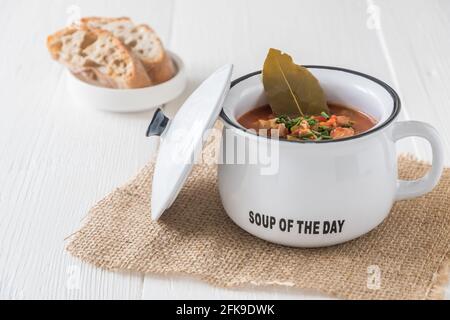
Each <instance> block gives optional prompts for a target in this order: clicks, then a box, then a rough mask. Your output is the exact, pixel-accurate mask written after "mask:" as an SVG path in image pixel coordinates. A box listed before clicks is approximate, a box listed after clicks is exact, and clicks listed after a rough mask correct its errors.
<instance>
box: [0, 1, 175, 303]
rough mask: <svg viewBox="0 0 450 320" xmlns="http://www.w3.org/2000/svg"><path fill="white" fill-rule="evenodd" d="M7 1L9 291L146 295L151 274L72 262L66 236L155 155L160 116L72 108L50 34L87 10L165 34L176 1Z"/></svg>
mask: <svg viewBox="0 0 450 320" xmlns="http://www.w3.org/2000/svg"><path fill="white" fill-rule="evenodd" d="M130 4H131V5H130ZM0 6H1V10H0V19H1V21H2V25H3V28H1V30H0V38H1V39H2V43H4V47H3V50H4V51H3V53H2V57H1V59H0V69H1V70H2V72H1V73H0V84H1V86H2V99H3V100H2V106H1V109H2V116H1V117H0V150H1V152H0V168H1V170H0V181H1V184H0V211H1V214H0V215H1V219H0V244H1V246H0V268H1V269H0V297H1V298H31V299H33V298H82V299H86V298H98V299H106V298H115V299H120V298H123V299H133V298H140V297H141V292H142V282H143V277H142V275H130V274H125V273H124V274H120V273H108V272H105V271H103V270H100V269H97V268H93V267H91V266H89V265H87V264H84V263H82V262H80V261H79V260H76V259H73V258H72V257H70V256H69V255H68V254H67V253H66V252H65V250H64V245H65V242H64V238H65V237H67V236H68V235H70V234H71V233H72V232H74V231H75V230H76V229H77V228H78V227H79V226H80V222H81V220H82V218H83V217H84V216H85V215H86V212H87V210H88V209H89V207H90V206H92V205H93V204H94V203H95V202H96V201H97V200H99V199H101V198H102V197H103V196H105V195H106V194H107V193H108V192H110V191H111V190H113V189H114V188H115V187H117V186H118V185H120V184H122V183H123V182H125V181H126V180H128V179H129V178H130V177H131V176H133V175H134V174H135V173H136V172H137V171H138V169H139V168H140V167H141V166H142V165H144V163H145V162H146V161H147V159H148V158H149V157H150V154H151V153H152V146H151V145H150V144H149V143H148V141H147V140H146V138H145V137H144V132H145V129H146V126H147V124H148V121H149V119H150V117H151V113H148V112H143V113H138V114H129V115H115V114H107V113H102V112H97V111H92V110H87V109H79V108H76V107H75V106H73V105H72V103H71V101H70V100H69V98H68V96H67V94H66V87H65V73H64V72H63V68H62V67H61V66H60V65H58V64H57V63H56V62H53V61H51V60H50V57H49V55H48V53H47V50H46V48H45V38H46V35H47V34H50V33H51V32H53V31H55V30H57V29H58V28H61V27H63V26H64V24H65V23H66V20H67V19H68V18H69V16H71V15H74V14H76V10H78V9H77V6H78V7H79V8H80V10H81V11H80V13H81V14H82V15H94V14H95V15H106V16H123V15H130V16H131V17H133V18H135V19H136V20H137V21H140V22H144V21H145V22H149V23H151V24H152V25H153V26H154V27H155V29H157V30H158V32H159V33H160V35H161V36H162V37H163V39H165V38H167V37H168V35H169V33H170V21H171V17H172V13H171V1H164V3H161V2H157V1H139V2H134V3H133V2H130V1H117V0H114V1H110V0H108V1H106V0H104V1H87V0H83V1H76V0H70V1H69V0H67V1H46V2H44V1H2V2H1V4H0ZM67 10H68V11H67ZM17 12H20V14H13V13H17Z"/></svg>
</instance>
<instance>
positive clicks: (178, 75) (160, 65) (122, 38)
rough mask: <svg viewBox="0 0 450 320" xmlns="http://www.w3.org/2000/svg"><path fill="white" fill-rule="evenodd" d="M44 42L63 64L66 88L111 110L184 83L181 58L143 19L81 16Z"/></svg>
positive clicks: (80, 100)
mask: <svg viewBox="0 0 450 320" xmlns="http://www.w3.org/2000/svg"><path fill="white" fill-rule="evenodd" d="M47 47H48V49H49V51H50V53H51V55H52V57H53V59H55V60H56V61H58V62H60V63H61V64H63V65H64V66H66V67H67V68H68V72H67V74H68V86H67V88H68V90H69V93H70V95H71V97H72V98H73V99H74V102H75V103H76V104H77V105H80V106H86V107H91V108H95V109H100V110H106V111H113V112H136V111H142V110H147V109H151V108H155V107H157V106H160V105H162V104H165V103H167V102H169V101H171V100H173V99H175V98H176V97H178V96H179V95H180V94H181V93H182V92H183V90H184V89H185V87H186V82H187V77H186V72H185V69H184V65H183V62H182V60H181V58H180V57H178V56H177V55H176V54H175V53H173V52H169V51H166V50H165V49H164V47H163V45H162V43H161V40H160V39H159V38H158V36H157V35H156V33H155V32H154V31H153V30H152V29H151V28H150V27H148V26H147V25H144V24H141V25H135V24H134V23H133V22H132V21H131V20H130V19H129V18H98V17H90V18H83V19H81V20H80V21H78V22H77V23H74V24H72V25H70V26H68V27H66V28H64V29H62V30H60V31H58V32H56V33H54V34H53V35H50V36H49V37H48V40H47Z"/></svg>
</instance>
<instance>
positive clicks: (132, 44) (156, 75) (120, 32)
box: [79, 17, 176, 84]
mask: <svg viewBox="0 0 450 320" xmlns="http://www.w3.org/2000/svg"><path fill="white" fill-rule="evenodd" d="M79 24H80V25H81V26H82V27H85V28H93V29H101V30H107V31H109V32H112V33H113V34H114V36H116V37H117V38H119V39H120V40H121V41H122V42H123V43H124V44H125V45H126V46H127V47H128V48H129V49H130V50H132V52H133V53H134V54H135V55H136V56H137V57H138V58H139V59H140V60H141V61H142V63H143V64H144V67H145V69H146V71H147V73H148V75H149V77H150V79H151V80H152V82H153V84H158V83H161V82H164V81H167V80H169V79H170V78H172V77H173V76H174V75H175V72H176V69H175V65H174V63H173V61H172V59H171V58H170V56H169V55H168V54H167V53H166V52H165V50H164V47H163V45H162V42H161V40H160V39H159V37H158V36H157V35H156V33H155V32H154V31H153V30H152V29H151V28H150V27H149V26H147V25H143V24H141V25H137V26H136V25H135V24H134V23H133V22H132V21H131V19H129V18H127V17H121V18H100V17H88V18H82V19H81V20H80V21H79Z"/></svg>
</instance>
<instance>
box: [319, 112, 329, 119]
mask: <svg viewBox="0 0 450 320" xmlns="http://www.w3.org/2000/svg"><path fill="white" fill-rule="evenodd" d="M320 115H321V116H322V117H324V118H325V119H327V120H328V119H330V116H329V115H328V114H327V113H326V112H324V111H322V112H321V113H320Z"/></svg>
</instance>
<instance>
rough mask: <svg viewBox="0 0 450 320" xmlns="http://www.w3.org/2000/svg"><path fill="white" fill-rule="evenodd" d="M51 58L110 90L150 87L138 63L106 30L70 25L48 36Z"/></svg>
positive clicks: (142, 68) (82, 77)
mask: <svg viewBox="0 0 450 320" xmlns="http://www.w3.org/2000/svg"><path fill="white" fill-rule="evenodd" d="M47 47H48V49H49V51H50V53H51V55H52V57H53V59H55V60H57V61H59V62H60V63H62V64H64V65H65V66H67V67H68V68H69V69H70V70H71V71H72V72H73V73H74V74H75V75H76V76H77V77H79V78H80V79H82V80H85V81H87V82H89V83H92V84H97V85H101V86H105V87H111V88H120V89H125V88H142V87H147V86H150V85H151V84H152V82H151V80H150V78H149V76H148V75H147V73H146V70H145V68H144V66H143V65H142V63H141V61H140V60H139V59H138V58H137V57H135V56H134V54H133V53H131V52H130V50H128V48H127V47H126V46H124V45H123V44H122V42H121V41H120V40H119V39H117V38H116V37H114V35H113V34H112V33H110V32H108V31H106V30H98V29H88V28H84V27H76V26H71V27H67V28H65V29H63V30H61V31H58V32H57V33H55V34H53V35H51V36H49V37H48V39H47Z"/></svg>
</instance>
